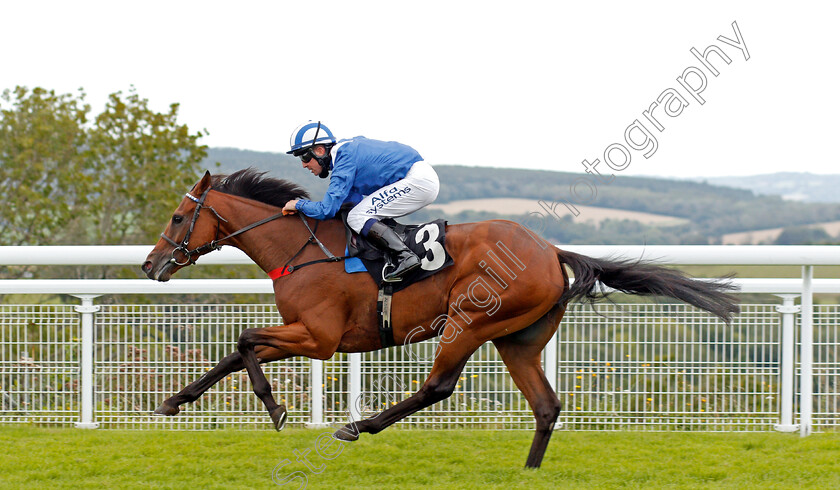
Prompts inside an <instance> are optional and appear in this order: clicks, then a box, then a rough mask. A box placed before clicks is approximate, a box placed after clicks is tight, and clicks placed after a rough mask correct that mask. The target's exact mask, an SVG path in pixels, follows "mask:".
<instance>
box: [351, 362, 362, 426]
mask: <svg viewBox="0 0 840 490" xmlns="http://www.w3.org/2000/svg"><path fill="white" fill-rule="evenodd" d="M349 357H350V386H349V389H348V390H347V391H348V394H347V409H348V410H349V411H350V418H351V420H353V421H358V420H361V418H362V413H361V412H360V411H359V404H360V403H361V398H362V353H361V352H352V353H350V355H349Z"/></svg>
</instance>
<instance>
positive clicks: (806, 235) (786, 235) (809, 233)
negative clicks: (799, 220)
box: [776, 226, 831, 245]
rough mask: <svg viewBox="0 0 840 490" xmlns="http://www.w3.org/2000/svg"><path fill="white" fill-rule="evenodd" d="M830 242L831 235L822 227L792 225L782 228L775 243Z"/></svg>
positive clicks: (804, 243)
mask: <svg viewBox="0 0 840 490" xmlns="http://www.w3.org/2000/svg"><path fill="white" fill-rule="evenodd" d="M824 243H831V235H829V234H828V233H827V232H826V231H825V230H824V229H822V228H819V227H816V228H812V227H809V226H792V227H790V228H785V229H784V230H782V234H781V235H779V238H776V245H817V244H824Z"/></svg>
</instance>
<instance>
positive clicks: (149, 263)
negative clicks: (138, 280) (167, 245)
mask: <svg viewBox="0 0 840 490" xmlns="http://www.w3.org/2000/svg"><path fill="white" fill-rule="evenodd" d="M140 268H141V269H142V270H143V272H149V271H150V270H152V261H150V260H147V261H145V262H143V265H141V266H140Z"/></svg>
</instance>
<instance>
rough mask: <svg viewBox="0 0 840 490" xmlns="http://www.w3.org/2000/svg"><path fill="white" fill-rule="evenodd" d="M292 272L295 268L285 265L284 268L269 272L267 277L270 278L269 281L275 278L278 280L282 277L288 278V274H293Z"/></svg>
mask: <svg viewBox="0 0 840 490" xmlns="http://www.w3.org/2000/svg"><path fill="white" fill-rule="evenodd" d="M294 270H295V268H294V267H292V266H291V265H287V266H285V267H279V268H277V269H274V270H273V271H271V272H269V273H268V277H270V278H271V280H272V281H273V280H275V279H277V278H280V277H283V276H288V275H289V274H291V273H292V272H294Z"/></svg>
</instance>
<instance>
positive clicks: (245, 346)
mask: <svg viewBox="0 0 840 490" xmlns="http://www.w3.org/2000/svg"><path fill="white" fill-rule="evenodd" d="M257 346H268V347H272V348H274V349H277V350H279V351H282V352H285V353H286V355H287V356H305V357H309V358H312V359H329V358H330V357H332V355H333V354H334V353H335V351H336V349H337V348H338V340H337V339H336V341H335V342H330V343H329V344H328V343H326V342H323V341H321V342H318V341H317V340H316V339H315V338H314V337H313V336H312V334H311V333H310V331H309V329H307V328H306V327H305V326H304V325H303V323H300V322H296V323H291V324H289V325H280V326H277V327H266V328H249V329H247V330H244V331H243V332H242V333H241V334H240V335H239V342H237V344H236V347H237V350H238V351H239V354H240V355H241V356H242V362H243V363H244V364H245V369H246V370H247V371H248V377H249V378H250V379H251V384H252V385H253V387H254V393H255V394H256V395H257V397H259V399H260V400H262V402H263V404H264V405H265V408H266V410H268V414H269V415H270V416H271V420H272V421H273V422H274V428H275V429H277V430H278V431H279V430H281V429H283V426H284V425H285V424H286V407H285V406H283V405H279V404H278V403H277V402H276V401H275V400H274V396H273V395H272V394H271V385H270V384H269V382H268V380H267V379H266V378H265V373H263V371H262V369H261V368H260V365H259V361H258V359H257V354H256V352H255V351H254V349H255V347H257Z"/></svg>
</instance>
